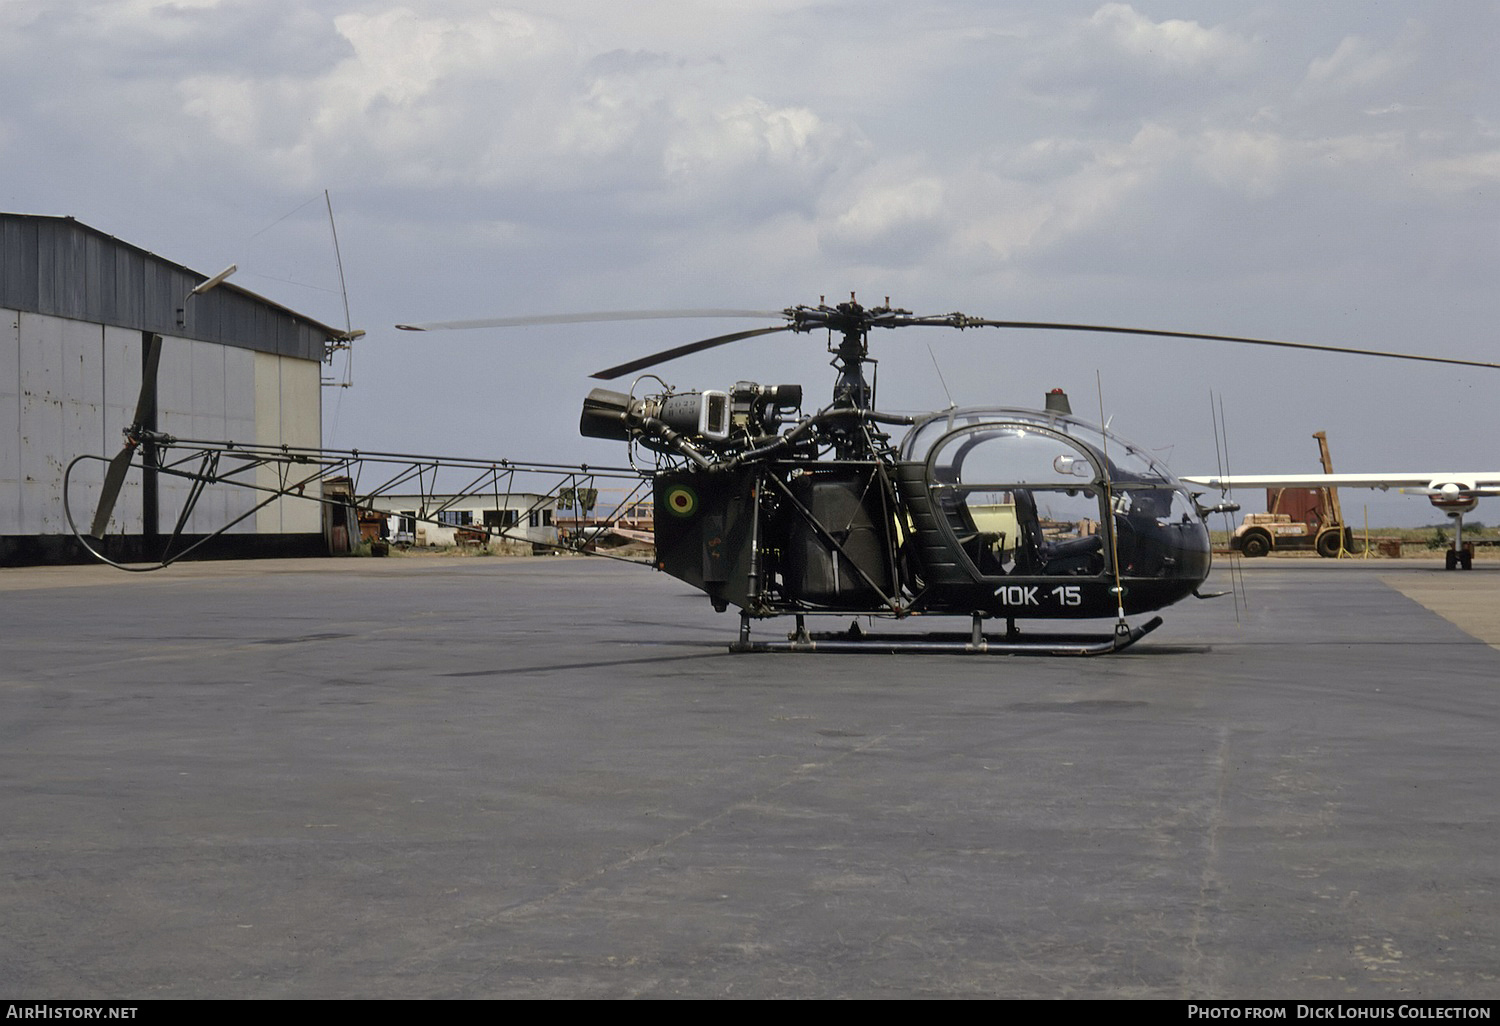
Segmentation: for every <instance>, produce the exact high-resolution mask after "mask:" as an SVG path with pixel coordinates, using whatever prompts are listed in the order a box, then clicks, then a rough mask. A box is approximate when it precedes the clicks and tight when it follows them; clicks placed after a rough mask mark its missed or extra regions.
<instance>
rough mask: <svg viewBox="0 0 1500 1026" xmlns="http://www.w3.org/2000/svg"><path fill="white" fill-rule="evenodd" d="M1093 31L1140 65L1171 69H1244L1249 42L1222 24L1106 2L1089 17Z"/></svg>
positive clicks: (1215, 71) (1221, 71)
mask: <svg viewBox="0 0 1500 1026" xmlns="http://www.w3.org/2000/svg"><path fill="white" fill-rule="evenodd" d="M1087 27H1088V34H1089V35H1091V36H1093V37H1094V38H1095V39H1097V40H1099V41H1101V42H1102V43H1103V44H1104V45H1105V46H1106V47H1108V48H1109V49H1111V50H1113V51H1114V52H1115V53H1117V54H1119V55H1121V56H1123V57H1125V58H1127V59H1129V60H1130V61H1133V62H1136V63H1138V64H1139V65H1140V66H1141V67H1144V68H1149V69H1151V70H1153V71H1156V72H1165V73H1170V74H1184V73H1187V74H1193V73H1200V72H1207V73H1210V74H1214V75H1222V74H1225V73H1227V72H1230V71H1238V70H1242V69H1243V68H1244V66H1245V65H1246V63H1247V61H1248V57H1249V54H1250V47H1249V44H1248V43H1247V42H1246V41H1245V40H1244V39H1242V38H1240V37H1239V36H1237V35H1235V34H1234V33H1232V32H1229V31H1227V30H1225V29H1221V28H1204V27H1203V26H1202V25H1200V24H1198V23H1197V22H1196V21H1182V20H1180V19H1176V18H1172V19H1168V20H1166V21H1161V22H1154V21H1152V20H1151V19H1150V18H1148V17H1146V16H1145V15H1143V14H1141V13H1139V12H1137V11H1136V10H1135V8H1133V7H1131V6H1130V5H1129V4H1118V3H1114V4H1105V5H1104V6H1103V7H1101V8H1099V9H1098V10H1097V11H1095V12H1094V14H1093V15H1092V16H1091V17H1090V18H1089V19H1088V22H1087Z"/></svg>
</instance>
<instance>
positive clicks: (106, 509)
mask: <svg viewBox="0 0 1500 1026" xmlns="http://www.w3.org/2000/svg"><path fill="white" fill-rule="evenodd" d="M134 455H135V447H134V446H132V445H127V446H126V447H125V448H123V449H121V450H120V451H119V452H118V453H116V454H115V458H114V459H112V460H110V461H109V469H108V470H107V471H105V473H104V491H103V492H101V493H100V494H99V508H98V509H96V510H95V511H94V523H93V526H92V527H90V528H89V536H90V537H91V538H99V539H103V538H104V532H105V531H107V530H109V517H110V514H112V513H113V512H114V511H115V500H116V499H117V498H119V496H120V486H121V485H122V484H124V483H125V474H126V473H127V472H128V471H129V470H130V458H131V457H132V456H134Z"/></svg>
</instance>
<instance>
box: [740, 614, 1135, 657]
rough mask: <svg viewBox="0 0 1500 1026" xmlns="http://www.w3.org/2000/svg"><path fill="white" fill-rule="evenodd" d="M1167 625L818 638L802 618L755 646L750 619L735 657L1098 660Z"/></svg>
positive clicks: (744, 618) (858, 632)
mask: <svg viewBox="0 0 1500 1026" xmlns="http://www.w3.org/2000/svg"><path fill="white" fill-rule="evenodd" d="M1161 624H1162V620H1161V617H1159V616H1153V617H1152V618H1151V619H1150V620H1148V621H1146V622H1145V623H1143V624H1141V625H1140V626H1138V627H1129V626H1127V625H1125V624H1119V625H1117V627H1116V630H1115V632H1114V633H1113V634H1108V635H1099V634H1036V635H1029V636H1024V637H1023V636H1022V635H1021V633H1020V632H1019V631H1017V630H1016V629H1015V623H1014V621H1011V622H1010V623H1009V624H1008V625H1007V628H1008V629H1007V630H1006V632H1005V635H1004V636H1003V637H994V638H990V637H986V636H985V633H984V630H983V627H982V626H981V620H980V618H979V617H977V616H976V617H974V622H973V624H972V626H971V628H970V630H969V632H968V633H967V634H867V633H865V632H864V631H863V630H862V629H858V623H857V621H856V624H855V627H854V628H851V629H850V630H847V631H839V632H836V633H835V632H827V633H818V634H813V633H809V632H808V630H807V625H806V623H805V622H804V620H803V618H802V617H801V616H799V617H797V627H796V630H794V631H793V632H792V633H791V635H790V636H788V637H787V639H786V640H785V641H751V640H750V617H749V616H748V615H746V614H743V613H742V614H741V615H740V633H739V638H738V640H736V641H734V642H732V643H731V644H730V646H729V651H731V652H825V653H826V652H833V653H847V652H865V653H871V654H892V655H1050V656H1057V655H1074V656H1094V655H1108V654H1109V653H1111V652H1120V651H1123V650H1124V649H1127V648H1129V647H1130V646H1131V645H1133V644H1135V643H1136V642H1137V641H1140V640H1141V639H1142V638H1144V637H1145V636H1146V635H1147V634H1150V633H1151V632H1152V631H1154V630H1156V628H1158V627H1160V626H1161Z"/></svg>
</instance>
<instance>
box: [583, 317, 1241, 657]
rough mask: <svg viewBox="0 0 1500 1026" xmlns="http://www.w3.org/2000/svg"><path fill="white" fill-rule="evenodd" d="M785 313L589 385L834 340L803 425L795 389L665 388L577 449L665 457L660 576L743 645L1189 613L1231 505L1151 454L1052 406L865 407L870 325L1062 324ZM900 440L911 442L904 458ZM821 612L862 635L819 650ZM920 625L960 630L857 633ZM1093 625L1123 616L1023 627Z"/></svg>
mask: <svg viewBox="0 0 1500 1026" xmlns="http://www.w3.org/2000/svg"><path fill="white" fill-rule="evenodd" d="M780 315H781V316H782V317H783V318H784V319H785V322H786V323H784V324H782V325H777V326H774V327H769V328H761V329H753V330H751V331H746V332H735V333H732V334H729V335H723V336H717V337H715V338H712V339H706V340H703V341H702V342H695V343H690V344H689V345H686V346H679V347H677V348H674V349H671V350H667V351H665V352H662V353H657V354H654V355H652V356H649V357H645V358H643V359H640V360H634V361H631V362H629V363H625V364H621V365H619V366H616V367H611V368H608V369H607V370H603V371H600V372H598V373H597V374H595V375H594V377H596V378H603V379H611V378H616V377H621V376H623V375H626V374H630V373H633V372H636V371H641V370H644V369H646V368H648V367H651V366H654V365H656V364H658V363H661V362H663V361H666V360H670V359H674V358H676V357H679V356H685V355H687V354H689V353H694V352H700V351H702V350H704V349H708V348H711V347H713V346H717V345H722V344H724V343H726V342H732V341H738V340H741V339H745V338H750V337H753V336H756V335H763V334H769V333H772V332H777V331H794V332H810V331H815V330H826V331H828V332H829V339H830V341H829V351H830V352H831V353H833V361H832V362H833V366H834V367H835V368H836V370H837V374H838V376H837V380H836V382H835V384H834V390H833V397H832V401H831V402H830V403H829V404H828V405H826V406H824V407H823V408H821V409H819V410H817V411H816V412H814V413H811V414H806V415H801V414H800V411H801V409H802V405H803V395H802V388H801V387H800V386H799V385H787V384H779V385H761V384H757V383H754V382H748V381H742V382H738V383H736V384H735V385H734V386H733V387H732V388H730V389H728V390H724V391H714V390H705V391H689V392H679V391H675V390H673V389H670V388H667V387H666V386H665V385H664V384H663V385H662V390H660V391H659V392H657V393H655V394H650V395H642V396H637V395H635V394H633V392H634V390H632V393H622V392H616V391H610V390H607V389H602V388H601V389H595V390H594V391H593V392H591V393H590V394H589V396H588V397H587V399H585V401H584V406H583V414H582V418H581V421H580V430H581V432H582V433H583V434H584V435H585V436H588V437H593V438H607V439H612V440H617V441H624V442H627V443H629V444H630V445H631V446H632V450H633V451H634V450H636V449H646V450H649V451H650V452H651V453H653V454H655V457H656V463H655V466H654V467H653V469H652V471H651V473H652V476H653V482H654V492H655V514H656V515H655V533H656V565H657V567H658V568H659V569H661V570H664V571H666V572H667V573H669V574H671V575H672V576H674V577H677V578H679V579H680V580H683V581H685V582H687V583H688V584H691V585H693V586H694V587H695V588H698V589H700V590H702V591H703V592H705V593H706V594H707V595H708V597H709V599H710V601H711V602H712V603H713V605H714V607H715V608H716V609H718V610H720V611H723V610H725V609H727V608H728V607H730V606H734V607H736V608H737V609H739V611H740V631H739V637H738V639H737V641H735V642H734V643H733V644H732V645H731V646H730V647H731V649H733V650H734V651H818V650H822V651H840V650H859V651H867V650H871V649H879V650H881V651H918V652H948V651H953V652H994V653H1000V652H1049V653H1057V654H1063V653H1070V654H1096V653H1102V652H1111V651H1117V650H1119V649H1122V648H1124V647H1126V646H1128V645H1130V644H1132V643H1133V642H1135V641H1137V640H1139V639H1140V638H1141V637H1142V636H1144V635H1145V634H1147V633H1149V632H1150V631H1152V630H1154V629H1155V628H1156V627H1157V626H1159V625H1160V623H1161V619H1160V618H1159V617H1157V618H1152V619H1151V620H1150V621H1148V622H1146V623H1144V624H1141V625H1138V626H1134V627H1132V626H1130V625H1129V624H1128V623H1127V622H1126V619H1125V618H1126V617H1127V616H1133V615H1136V614H1140V613H1148V612H1152V611H1155V610H1158V609H1161V608H1163V607H1165V606H1168V605H1171V604H1172V603H1174V602H1177V601H1179V600H1181V599H1183V598H1186V597H1187V596H1189V595H1192V594H1194V593H1195V592H1196V591H1197V589H1198V588H1199V586H1200V585H1201V584H1202V583H1203V581H1204V580H1205V579H1206V578H1207V576H1208V572H1209V567H1210V552H1209V538H1208V530H1207V528H1206V527H1205V525H1204V518H1205V517H1206V516H1207V515H1208V514H1209V513H1211V512H1216V511H1226V510H1229V509H1231V508H1238V507H1236V506H1234V505H1233V504H1232V503H1219V504H1216V505H1214V506H1211V507H1204V506H1201V505H1199V504H1198V502H1197V501H1196V497H1195V496H1193V495H1192V494H1190V493H1189V492H1188V490H1187V489H1186V487H1185V486H1184V485H1183V484H1182V483H1181V482H1179V481H1178V480H1177V479H1176V478H1174V477H1173V476H1172V475H1171V474H1170V473H1169V472H1168V471H1167V470H1166V468H1165V467H1163V466H1162V465H1161V464H1160V463H1159V462H1157V461H1156V460H1154V459H1152V458H1151V456H1150V455H1149V454H1147V453H1146V452H1145V451H1144V450H1143V449H1141V448H1139V447H1137V446H1134V445H1131V444H1130V443H1129V442H1127V441H1125V440H1124V439H1122V438H1120V437H1119V436H1117V435H1114V434H1112V433H1111V432H1109V431H1106V430H1104V429H1102V428H1099V427H1097V426H1095V425H1093V424H1090V423H1088V422H1086V421H1084V420H1081V419H1079V418H1077V417H1075V416H1073V415H1072V412H1071V410H1070V409H1069V407H1068V401H1067V397H1066V396H1065V395H1064V394H1063V393H1062V392H1061V391H1060V390H1059V391H1056V392H1054V393H1053V394H1051V395H1049V396H1048V397H1047V401H1046V408H1045V409H1042V410H1025V409H1015V408H1007V407H984V408H967V409H959V408H954V409H949V410H945V411H941V412H938V413H932V414H929V415H927V416H922V417H911V416H901V415H892V414H886V413H882V412H879V411H878V410H877V409H876V408H875V395H874V388H873V386H872V384H871V383H870V381H869V380H867V378H866V375H865V372H864V366H865V364H866V363H867V362H868V361H869V334H870V332H871V330H873V329H876V328H897V327H910V326H943V327H952V328H959V329H965V328H977V327H1049V328H1057V327H1060V326H1059V325H1052V324H1047V325H1042V324H1039V323H1029V322H1028V323H1023V322H1001V321H993V320H986V319H982V318H975V317H969V316H967V315H964V314H957V313H955V314H945V315H942V316H939V317H918V316H914V315H913V314H912V313H911V312H910V311H908V310H901V309H896V308H893V307H891V306H890V304H889V301H887V303H886V304H885V305H883V306H878V307H872V308H866V307H864V306H862V305H860V304H859V303H858V302H857V301H856V300H855V299H854V298H853V297H852V296H851V298H850V300H849V301H848V302H845V303H839V304H837V305H835V306H829V305H826V304H822V303H820V304H819V305H818V306H816V307H813V306H797V307H791V308H789V309H787V310H784V311H781V313H780ZM1068 327H1071V328H1075V329H1082V330H1099V331H1115V330H1122V329H1110V328H1102V327H1087V326H1078V325H1070V326H1068ZM1147 333H1148V334H1174V333H1156V332H1147ZM1187 337H1205V336H1187ZM1245 341H1250V340H1245ZM651 377H652V378H653V379H654V375H652V376H651ZM654 380H656V381H657V382H658V383H660V379H654ZM895 428H907V429H908V430H907V431H906V432H905V435H904V438H902V439H901V440H900V441H899V442H898V441H896V440H895V439H893V437H892V433H891V431H892V429H895ZM631 462H632V465H637V461H636V460H635V459H634V458H632V461H631ZM816 614H832V615H838V616H841V617H843V616H850V615H853V616H855V617H856V620H855V622H854V625H853V626H852V627H851V629H850V631H848V632H841V633H838V634H818V635H814V634H812V633H810V632H809V631H808V630H807V626H806V617H807V616H809V615H816ZM783 615H792V616H794V617H795V618H796V623H797V627H796V630H795V631H794V632H793V633H792V634H791V635H790V636H789V637H788V638H787V639H786V640H785V641H781V640H772V641H761V640H755V641H752V640H751V638H750V627H751V623H752V621H753V620H755V619H759V618H765V617H775V616H783ZM919 615H921V616H931V615H944V616H967V617H969V618H970V620H971V624H970V630H969V631H968V632H966V633H965V634H962V635H951V636H950V635H926V636H924V635H913V634H887V635H883V636H876V635H873V634H868V633H866V632H865V631H863V630H862V629H861V628H860V627H859V621H858V617H862V616H876V617H890V618H896V619H904V618H906V617H910V616H919ZM1098 617H1114V618H1115V620H1116V623H1115V627H1114V631H1113V632H1112V633H1111V634H1108V635H1105V636H1102V637H1098V636H1096V637H1083V636H1077V635H1063V636H1058V635H1053V636H1047V637H1036V638H1032V637H1029V636H1024V635H1022V634H1021V632H1020V631H1019V630H1018V628H1017V621H1018V620H1023V619H1024V620H1043V619H1045V620H1053V619H1065V620H1077V619H1088V618H1098ZM987 619H1003V620H1004V622H1005V624H1006V629H1005V632H1004V635H1003V638H1001V637H986V634H985V630H984V621H985V620H987Z"/></svg>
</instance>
